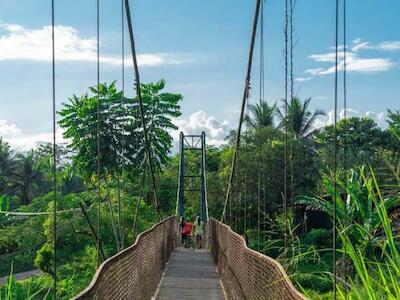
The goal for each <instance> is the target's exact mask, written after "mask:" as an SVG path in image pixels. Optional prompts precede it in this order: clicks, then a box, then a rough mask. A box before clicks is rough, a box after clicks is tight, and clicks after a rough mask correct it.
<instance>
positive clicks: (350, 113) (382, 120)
mask: <svg viewBox="0 0 400 300" xmlns="http://www.w3.org/2000/svg"><path fill="white" fill-rule="evenodd" d="M346 112H347V114H346V115H347V116H346V117H347V118H351V117H360V118H361V117H366V118H370V119H372V120H374V121H375V122H376V123H377V124H378V126H379V127H381V128H386V127H387V123H386V114H385V113H384V112H378V113H377V112H373V111H367V112H365V113H362V112H359V111H357V110H355V109H352V108H348V109H347V110H346ZM344 118H345V110H344V109H342V110H340V111H339V112H338V116H337V119H338V120H343V119H344ZM334 120H335V115H334V111H333V110H331V111H330V112H328V113H327V114H326V116H320V117H319V118H318V119H317V121H316V122H315V124H314V127H315V128H322V127H324V126H326V125H332V124H333V122H334Z"/></svg>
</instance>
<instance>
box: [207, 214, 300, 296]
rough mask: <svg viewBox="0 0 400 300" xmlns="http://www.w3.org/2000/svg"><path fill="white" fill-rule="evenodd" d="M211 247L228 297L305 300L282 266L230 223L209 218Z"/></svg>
mask: <svg viewBox="0 0 400 300" xmlns="http://www.w3.org/2000/svg"><path fill="white" fill-rule="evenodd" d="M207 225H208V226H207V234H208V235H209V236H208V237H207V242H208V246H209V247H210V248H211V253H212V256H213V258H214V261H215V263H216V265H217V269H218V272H219V275H220V278H221V281H222V284H223V286H224V290H225V292H226V293H227V296H228V299H274V300H280V299H282V300H305V299H306V298H305V297H304V296H303V295H302V294H301V293H300V292H299V291H297V290H296V288H295V287H294V286H293V284H292V282H291V281H290V279H289V276H288V275H287V274H286V272H285V270H284V268H283V267H282V265H281V264H280V263H279V262H277V261H276V260H274V259H272V258H271V257H268V256H266V255H264V254H261V253H259V252H257V251H254V250H252V249H250V248H249V247H247V244H246V241H245V240H244V238H243V237H242V236H240V235H239V234H237V233H236V232H234V231H233V230H232V229H231V227H230V226H228V225H226V224H223V223H221V222H219V221H217V220H215V219H212V218H210V222H209V223H208V224H207Z"/></svg>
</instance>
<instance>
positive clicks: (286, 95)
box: [283, 0, 289, 253]
mask: <svg viewBox="0 0 400 300" xmlns="http://www.w3.org/2000/svg"><path fill="white" fill-rule="evenodd" d="M288 1H289V0H286V1H285V30H284V33H285V117H284V123H285V163H284V175H285V178H284V190H283V206H284V218H285V233H284V250H285V253H286V249H287V232H288V224H287V221H288V205H287V181H288V180H287V179H288V27H289V26H288V25H289V15H288Z"/></svg>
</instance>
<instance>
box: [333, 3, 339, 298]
mask: <svg viewBox="0 0 400 300" xmlns="http://www.w3.org/2000/svg"><path fill="white" fill-rule="evenodd" d="M338 42H339V0H336V28H335V99H334V101H335V103H334V106H335V108H334V133H333V136H334V142H333V172H334V174H333V186H334V187H333V188H334V195H333V228H332V248H333V249H332V251H333V261H332V263H333V296H334V299H336V283H337V278H336V273H337V270H336V198H337V128H336V127H337V126H336V125H337V103H338Z"/></svg>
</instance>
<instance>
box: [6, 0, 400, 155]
mask: <svg viewBox="0 0 400 300" xmlns="http://www.w3.org/2000/svg"><path fill="white" fill-rule="evenodd" d="M347 2H348V51H349V63H348V69H349V75H348V102H349V104H348V106H349V107H350V108H351V109H352V112H351V113H352V114H356V115H365V114H368V115H370V116H371V117H373V118H375V119H376V120H377V121H378V122H380V123H381V124H382V123H383V120H384V113H385V112H386V109H387V108H390V109H399V108H400V105H399V103H400V88H399V82H400V68H399V66H400V33H399V32H398V28H399V19H398V16H399V15H400V1H398V0H385V1H384V3H383V1H378V0H368V1H359V0H358V1H356V0H348V1H347ZM100 3H101V21H100V22H101V56H102V61H101V81H111V80H117V81H118V83H119V84H120V78H121V65H120V60H121V27H120V26H121V2H120V1H119V0H100ZM254 3H255V1H250V0H241V1H237V0H236V1H228V0H218V1H215V0H214V1H211V0H203V1H187V0H175V1H171V0H137V1H131V6H132V14H133V18H134V26H135V36H136V39H137V51H138V53H139V54H140V56H139V62H140V64H141V66H140V72H141V78H142V81H143V82H149V81H155V80H158V79H161V78H163V79H165V80H166V81H167V90H168V91H171V92H179V93H182V94H183V96H184V101H183V103H182V112H183V116H182V118H180V120H176V123H177V124H178V125H179V126H180V128H181V129H182V130H184V131H185V132H187V133H195V132H199V131H201V130H206V132H207V134H208V135H209V140H211V142H212V143H215V144H218V143H220V142H221V140H222V138H223V136H224V135H225V134H226V133H227V132H228V131H229V128H233V127H236V123H237V120H238V113H239V107H240V102H241V95H242V90H243V82H244V75H245V68H246V63H247V62H246V59H247V52H248V46H249V37H250V29H251V22H252V16H253V10H254ZM95 4H96V1H95V0H84V1H77V0H75V1H73V0H56V23H57V26H58V27H57V32H56V44H57V53H56V55H57V58H58V60H57V65H56V73H57V74H56V78H57V83H56V85H57V92H56V93H57V103H58V107H59V106H60V104H61V103H62V102H65V101H66V100H67V98H68V97H69V96H71V95H72V94H81V93H83V92H84V91H86V89H87V87H88V86H91V85H94V84H95V83H96V64H95V55H94V54H95V48H94V47H95V36H96V15H95V13H96V11H95V9H96V7H95ZM334 5H335V1H334V0H297V5H296V8H295V15H294V26H295V38H296V40H297V39H298V43H297V46H296V48H295V60H294V74H295V77H296V81H295V91H296V93H298V95H299V96H300V97H301V98H306V97H312V98H313V99H314V100H313V101H312V108H313V109H315V108H316V107H318V108H321V109H323V110H325V111H326V112H327V113H329V112H330V111H331V110H332V108H333V95H334V93H333V92H334V90H333V87H334V86H333V84H334V81H333V79H334V78H333V73H332V72H331V71H332V69H331V68H332V66H333V63H332V54H333V51H334V50H333V49H332V46H334V38H335V35H334V34H335V32H334V20H335V15H334V13H335V11H334V9H335V7H334ZM0 7H1V9H0V70H1V72H0V82H1V91H0V135H2V136H4V137H5V139H7V140H8V141H10V143H11V144H12V145H13V146H14V147H16V148H21V149H24V148H29V147H30V146H32V145H34V144H35V143H36V142H37V141H41V140H43V141H45V140H48V139H49V133H50V132H51V81H50V79H51V64H50V45H51V44H50V39H49V37H50V35H49V30H50V28H49V27H48V26H49V24H50V20H51V19H50V17H51V15H50V0H18V1H15V0H0ZM264 22H265V54H264V55H265V61H266V62H265V93H266V100H268V101H269V102H270V103H273V102H275V101H276V100H278V99H280V98H282V97H283V95H284V86H283V78H284V69H283V67H284V60H283V47H284V36H283V25H284V1H283V0H279V1H278V0H268V1H266V2H265V21H264ZM341 38H342V37H341ZM126 41H127V42H128V36H126ZM126 54H127V57H126V59H127V61H129V58H130V56H129V54H130V51H129V47H128V44H127V43H126ZM258 56H259V40H257V41H256V52H255V59H254V72H253V77H252V87H253V91H252V98H251V101H252V102H256V101H258V99H257V89H258V85H259V78H258V76H257V74H258V68H259V62H258ZM125 72H126V87H127V88H126V89H127V94H128V95H132V94H133V88H132V75H133V74H132V69H131V68H130V67H127V68H126V70H125ZM340 84H341V83H340ZM340 101H341V100H340ZM371 112H373V113H371ZM328 119H329V118H327V119H326V120H321V122H322V124H323V123H324V122H327V121H328V122H329V120H328Z"/></svg>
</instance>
